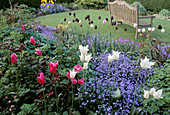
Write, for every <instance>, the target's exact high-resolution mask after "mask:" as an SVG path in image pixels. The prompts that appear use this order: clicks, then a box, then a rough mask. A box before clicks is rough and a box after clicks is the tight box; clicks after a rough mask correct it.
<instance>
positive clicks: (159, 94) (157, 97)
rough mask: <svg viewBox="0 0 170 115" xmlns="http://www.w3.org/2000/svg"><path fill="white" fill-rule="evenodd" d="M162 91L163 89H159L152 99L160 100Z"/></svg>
mask: <svg viewBox="0 0 170 115" xmlns="http://www.w3.org/2000/svg"><path fill="white" fill-rule="evenodd" d="M162 91H163V89H160V90H158V91H157V92H155V93H154V94H153V97H154V99H159V98H160V99H162V98H163V97H161V95H162Z"/></svg>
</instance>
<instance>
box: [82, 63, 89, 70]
mask: <svg viewBox="0 0 170 115" xmlns="http://www.w3.org/2000/svg"><path fill="white" fill-rule="evenodd" d="M83 69H84V70H87V69H88V62H86V63H84V64H83Z"/></svg>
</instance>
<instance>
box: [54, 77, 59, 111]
mask: <svg viewBox="0 0 170 115" xmlns="http://www.w3.org/2000/svg"><path fill="white" fill-rule="evenodd" d="M53 75H54V74H53ZM54 78H55V75H54ZM56 81H57V79H56ZM56 81H55V97H56V109H57V114H58V98H57V90H56V87H57V84H56Z"/></svg>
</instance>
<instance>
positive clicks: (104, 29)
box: [35, 10, 170, 42]
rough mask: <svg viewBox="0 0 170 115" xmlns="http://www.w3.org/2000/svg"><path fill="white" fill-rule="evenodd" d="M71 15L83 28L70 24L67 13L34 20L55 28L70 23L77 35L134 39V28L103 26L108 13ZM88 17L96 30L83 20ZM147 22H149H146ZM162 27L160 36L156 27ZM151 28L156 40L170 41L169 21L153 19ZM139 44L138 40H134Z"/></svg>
mask: <svg viewBox="0 0 170 115" xmlns="http://www.w3.org/2000/svg"><path fill="white" fill-rule="evenodd" d="M71 13H72V14H73V13H76V17H77V18H78V19H80V20H81V24H82V26H83V27H80V25H81V24H79V23H77V22H74V23H73V22H72V20H73V19H75V18H74V17H73V15H71V16H70V15H68V12H62V13H57V14H51V15H46V16H41V17H38V18H36V19H35V20H38V21H39V22H41V24H42V25H47V26H52V27H55V26H57V25H58V24H60V23H61V22H63V24H64V25H66V24H68V21H71V25H69V26H70V27H71V28H74V30H75V31H76V32H78V33H81V34H85V33H86V32H87V31H89V32H90V34H97V33H100V34H101V35H102V36H105V35H106V34H107V33H111V34H112V35H113V37H114V39H118V38H120V37H123V38H124V39H125V38H130V39H135V38H134V37H135V28H133V27H131V26H129V25H126V24H122V25H118V30H115V26H111V25H109V21H108V22H106V23H105V24H103V20H104V19H105V18H108V19H109V12H108V11H104V10H76V11H71ZM86 15H90V19H91V20H93V22H94V25H97V27H98V29H94V28H90V25H89V24H88V21H87V20H85V16H86ZM98 16H101V20H99V19H98ZM64 18H66V19H67V21H66V22H64ZM147 21H149V20H147ZM158 25H162V27H163V28H164V29H165V30H166V31H165V33H164V34H162V33H161V32H160V31H159V30H158V29H157V26H158ZM153 26H154V27H155V28H156V31H155V32H154V36H156V37H157V38H160V39H161V40H164V41H170V39H169V36H170V21H167V20H162V19H154V20H153ZM124 28H127V31H126V32H125V31H124ZM135 41H138V42H140V39H138V40H135Z"/></svg>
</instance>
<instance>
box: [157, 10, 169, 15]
mask: <svg viewBox="0 0 170 115" xmlns="http://www.w3.org/2000/svg"><path fill="white" fill-rule="evenodd" d="M159 14H161V15H163V16H170V11H169V10H166V9H162V10H161V11H160V12H159Z"/></svg>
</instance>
